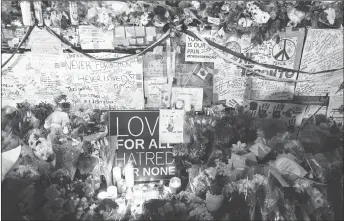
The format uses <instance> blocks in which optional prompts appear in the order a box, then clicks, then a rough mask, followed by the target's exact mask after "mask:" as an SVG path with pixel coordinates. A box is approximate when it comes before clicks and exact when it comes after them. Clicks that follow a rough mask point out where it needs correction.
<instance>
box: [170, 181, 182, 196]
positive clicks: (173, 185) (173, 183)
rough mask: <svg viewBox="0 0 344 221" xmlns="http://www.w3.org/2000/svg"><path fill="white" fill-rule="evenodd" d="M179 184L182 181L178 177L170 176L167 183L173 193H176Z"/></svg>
mask: <svg viewBox="0 0 344 221" xmlns="http://www.w3.org/2000/svg"><path fill="white" fill-rule="evenodd" d="M181 184H182V181H181V180H180V179H179V178H178V177H172V178H171V179H170V184H169V187H170V189H171V192H172V193H174V194H177V193H178V191H179V190H180V187H181Z"/></svg>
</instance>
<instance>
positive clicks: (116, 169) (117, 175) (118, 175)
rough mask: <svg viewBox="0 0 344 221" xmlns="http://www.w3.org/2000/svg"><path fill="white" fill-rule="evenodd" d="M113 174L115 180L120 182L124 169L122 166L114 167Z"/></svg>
mask: <svg viewBox="0 0 344 221" xmlns="http://www.w3.org/2000/svg"><path fill="white" fill-rule="evenodd" d="M112 176H113V179H114V181H116V182H119V181H120V180H121V179H122V170H121V168H120V167H114V168H113V169H112ZM114 183H115V182H114Z"/></svg>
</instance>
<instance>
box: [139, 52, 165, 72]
mask: <svg viewBox="0 0 344 221" xmlns="http://www.w3.org/2000/svg"><path fill="white" fill-rule="evenodd" d="M166 62H167V56H166V53H161V54H155V53H152V52H148V53H146V54H145V55H144V56H143V76H144V77H145V78H150V77H167V66H166Z"/></svg>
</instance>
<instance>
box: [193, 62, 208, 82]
mask: <svg viewBox="0 0 344 221" xmlns="http://www.w3.org/2000/svg"><path fill="white" fill-rule="evenodd" d="M193 73H194V74H195V75H197V76H198V77H200V78H202V79H203V80H205V79H206V77H207V76H208V74H209V73H208V71H207V70H205V69H204V68H203V67H201V65H197V66H196V68H195V70H194V72H193Z"/></svg>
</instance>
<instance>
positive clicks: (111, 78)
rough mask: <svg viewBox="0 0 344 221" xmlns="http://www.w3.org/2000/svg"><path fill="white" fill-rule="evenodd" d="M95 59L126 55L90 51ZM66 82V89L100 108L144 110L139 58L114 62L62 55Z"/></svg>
mask: <svg viewBox="0 0 344 221" xmlns="http://www.w3.org/2000/svg"><path fill="white" fill-rule="evenodd" d="M93 55H94V56H97V57H98V58H104V57H107V58H109V57H121V56H124V55H125V54H115V53H101V54H99V53H98V54H93ZM65 59H66V62H65V67H64V68H65V71H66V72H67V79H66V78H65V80H67V81H69V85H68V86H67V87H66V88H65V91H66V92H67V93H69V94H70V95H71V96H73V97H75V98H78V100H79V101H78V102H82V103H90V104H92V105H94V106H95V107H98V108H102V109H109V108H110V109H143V108H144V98H143V76H142V72H143V69H142V59H139V58H136V59H132V60H129V61H125V62H121V63H114V62H104V61H96V60H91V59H88V58H85V57H80V56H77V55H75V54H67V55H65Z"/></svg>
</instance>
